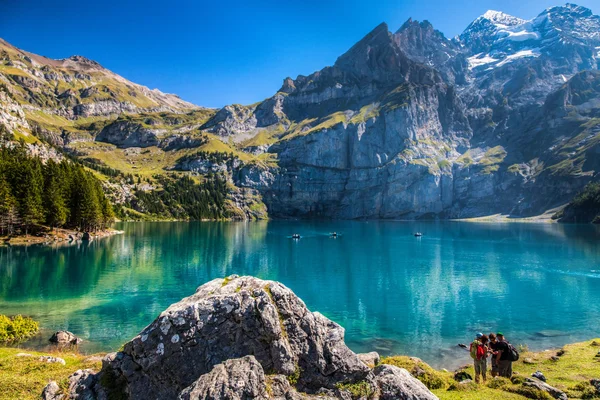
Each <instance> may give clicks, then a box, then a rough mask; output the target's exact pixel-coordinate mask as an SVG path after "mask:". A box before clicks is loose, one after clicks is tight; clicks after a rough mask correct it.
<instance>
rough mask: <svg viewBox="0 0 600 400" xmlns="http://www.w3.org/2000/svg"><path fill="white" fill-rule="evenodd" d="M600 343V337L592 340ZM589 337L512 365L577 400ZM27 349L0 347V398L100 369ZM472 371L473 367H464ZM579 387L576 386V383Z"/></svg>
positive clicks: (439, 381)
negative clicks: (560, 351) (52, 360)
mask: <svg viewBox="0 0 600 400" xmlns="http://www.w3.org/2000/svg"><path fill="white" fill-rule="evenodd" d="M595 341H596V342H600V339H595ZM592 343H593V341H591V340H590V341H588V342H583V343H576V344H572V345H568V346H565V347H564V350H565V351H566V352H565V354H564V355H563V356H562V357H560V359H559V360H558V361H552V360H551V359H550V357H552V356H553V355H555V354H556V352H555V351H546V352H538V353H531V352H527V353H523V354H522V355H521V360H520V361H518V362H516V363H515V364H514V368H513V369H514V371H515V372H516V373H517V374H516V375H518V376H521V377H526V376H530V375H531V374H532V373H533V372H535V371H538V370H540V371H542V372H543V373H544V375H546V378H547V379H548V384H550V385H552V386H554V387H556V388H559V389H561V390H563V391H565V392H566V393H567V394H568V396H569V398H570V399H578V398H581V396H582V395H583V392H582V391H581V390H580V389H582V388H583V387H585V386H586V382H589V380H590V379H592V378H600V358H596V357H594V356H595V355H596V354H597V353H598V351H600V346H592ZM21 352H27V353H29V354H33V355H35V356H40V355H47V354H48V353H39V352H32V351H27V350H22V349H14V348H0V400H8V399H19V400H27V399H38V398H39V395H40V393H41V392H42V389H43V388H44V386H45V385H46V384H47V383H48V382H49V381H50V380H55V381H57V382H59V384H60V385H61V387H65V385H66V382H67V377H68V376H69V375H70V374H71V373H73V372H75V371H76V370H78V369H85V368H92V369H94V370H98V369H99V368H100V366H101V363H100V362H99V361H98V358H97V357H94V359H90V358H89V356H82V355H77V354H72V353H53V354H51V355H54V356H58V357H61V358H63V359H64V360H65V361H66V365H64V366H63V365H60V364H46V363H42V362H40V361H38V360H37V357H16V355H17V354H18V353H21ZM525 358H530V359H532V360H533V362H534V363H533V364H530V365H527V364H524V363H523V360H524V359H525ZM382 361H383V362H385V363H388V364H393V365H397V366H399V367H402V368H406V369H408V370H409V371H412V370H413V368H414V367H415V365H418V366H419V367H420V368H421V369H423V370H424V371H425V372H426V375H425V376H426V377H425V378H422V379H424V381H425V382H426V383H427V384H428V385H430V386H432V387H438V389H433V392H434V393H435V394H436V395H437V396H438V397H439V398H440V400H459V399H461V400H489V399H498V400H523V399H524V397H523V396H520V395H517V394H514V393H509V392H507V391H506V390H502V389H494V388H491V387H488V386H487V385H483V384H482V385H473V386H472V387H471V388H470V389H469V390H460V391H457V390H448V388H449V387H450V386H451V385H452V384H453V383H454V381H453V379H452V376H453V374H452V373H450V372H445V371H436V370H434V369H432V368H431V367H429V366H428V365H427V364H425V363H423V362H419V361H416V359H412V358H410V357H405V356H396V357H387V358H384V359H383V360H382ZM466 371H467V372H468V373H469V374H471V375H473V367H472V366H470V367H469V368H468V369H467V370H466ZM578 385H579V386H578ZM518 386H519V385H513V384H510V383H508V384H507V385H506V386H505V387H512V388H517V387H518Z"/></svg>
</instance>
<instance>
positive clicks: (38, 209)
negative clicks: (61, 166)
mask: <svg viewBox="0 0 600 400" xmlns="http://www.w3.org/2000/svg"><path fill="white" fill-rule="evenodd" d="M21 168H22V169H21V171H20V172H21V173H20V177H19V182H18V183H19V191H18V196H19V197H18V198H19V214H20V215H21V219H22V222H23V226H24V228H25V234H27V233H28V229H29V228H30V227H31V226H32V225H34V224H36V223H38V222H39V221H40V220H42V218H43V217H44V209H43V203H42V190H43V187H44V183H43V176H42V169H41V161H40V160H39V158H32V159H28V160H26V161H25V162H23V165H22V166H21Z"/></svg>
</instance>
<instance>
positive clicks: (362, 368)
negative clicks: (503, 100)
mask: <svg viewBox="0 0 600 400" xmlns="http://www.w3.org/2000/svg"><path fill="white" fill-rule="evenodd" d="M343 339H344V329H343V328H342V327H341V326H339V325H337V324H336V323H334V322H332V321H330V320H328V319H327V318H325V317H324V316H322V315H321V314H319V313H317V312H310V311H309V310H308V309H307V308H306V306H305V305H304V303H303V302H302V300H300V299H299V298H298V297H297V296H296V295H295V294H294V293H293V292H292V291H291V290H289V289H288V288H286V287H285V286H283V285H282V284H280V283H277V282H273V281H263V280H260V279H257V278H253V277H237V276H235V275H234V276H231V277H228V278H226V279H215V280H213V281H211V282H208V283H206V284H205V285H203V286H201V287H199V288H198V290H197V291H196V293H195V294H194V295H192V296H190V297H187V298H185V299H183V300H181V301H180V302H178V303H175V304H173V305H171V306H170V307H169V308H168V309H167V310H165V311H164V312H163V313H161V315H160V316H159V317H158V318H157V319H156V320H155V321H154V322H153V323H152V324H150V325H149V326H148V327H147V328H145V329H144V330H143V331H142V332H141V333H140V334H139V335H138V336H137V337H135V338H134V339H133V340H132V341H130V342H129V343H127V344H126V345H125V346H124V348H123V351H121V352H119V353H113V354H111V355H108V356H107V357H106V358H105V359H104V360H103V367H102V370H101V371H100V372H99V373H98V374H96V375H92V374H90V372H89V371H78V372H77V373H76V374H75V375H74V376H72V377H71V380H72V382H73V384H72V385H71V386H70V393H69V395H70V396H71V397H73V396H74V395H75V393H79V394H80V395H81V396H84V398H90V399H96V398H98V399H101V398H105V397H104V396H109V397H110V396H117V395H119V396H126V397H128V398H131V399H148V398H161V399H175V398H180V399H221V398H223V399H263V398H264V399H267V398H282V399H283V398H298V399H301V398H308V397H307V396H309V395H310V394H316V393H321V394H325V395H328V396H333V397H341V396H343V394H341V392H340V391H339V390H338V389H337V385H338V384H340V383H356V382H361V381H366V382H368V383H369V385H371V387H373V388H375V389H376V393H377V395H378V396H379V395H380V396H381V398H382V399H435V398H436V397H435V396H433V395H432V394H431V393H430V392H429V391H428V390H427V389H426V388H425V386H423V385H422V384H421V383H420V382H419V381H418V380H417V379H415V378H413V377H412V376H411V375H410V374H409V373H408V372H407V371H406V370H403V369H399V368H396V367H391V366H379V367H377V368H376V369H375V370H371V369H370V368H369V367H367V366H366V365H365V364H363V362H362V361H361V359H360V358H359V356H357V355H356V354H354V353H353V352H352V351H351V350H350V349H348V347H346V345H345V344H344V340H343ZM267 374H268V376H267ZM78 382H79V383H78ZM328 393H329V394H328ZM86 396H87V397H86Z"/></svg>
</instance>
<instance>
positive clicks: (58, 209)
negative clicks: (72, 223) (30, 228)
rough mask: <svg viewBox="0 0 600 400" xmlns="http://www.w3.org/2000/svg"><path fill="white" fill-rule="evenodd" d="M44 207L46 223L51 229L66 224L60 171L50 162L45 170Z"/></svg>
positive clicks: (65, 206)
mask: <svg viewBox="0 0 600 400" xmlns="http://www.w3.org/2000/svg"><path fill="white" fill-rule="evenodd" d="M44 171H45V184H44V207H45V209H46V210H45V211H46V212H45V214H46V223H47V224H48V225H49V226H50V227H52V228H55V227H60V226H63V225H64V224H65V223H66V222H67V212H68V209H67V205H66V201H65V196H64V189H63V184H62V179H61V178H62V171H61V169H60V167H59V165H58V164H56V163H55V162H54V161H52V160H50V161H48V163H47V164H46V166H45V168H44Z"/></svg>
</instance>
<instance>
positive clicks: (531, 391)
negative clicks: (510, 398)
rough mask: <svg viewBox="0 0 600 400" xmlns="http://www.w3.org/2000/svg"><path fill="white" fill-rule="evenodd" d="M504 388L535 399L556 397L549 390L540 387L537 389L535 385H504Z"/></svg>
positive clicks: (541, 399) (551, 399) (548, 399)
mask: <svg viewBox="0 0 600 400" xmlns="http://www.w3.org/2000/svg"><path fill="white" fill-rule="evenodd" d="M502 389H503V390H505V391H507V392H510V393H515V394H518V395H521V396H523V397H527V398H528V399H535V400H553V399H554V398H553V397H552V396H550V395H549V394H548V393H547V392H544V391H543V390H539V389H536V388H533V387H528V386H510V387H503V388H502Z"/></svg>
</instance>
